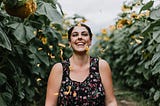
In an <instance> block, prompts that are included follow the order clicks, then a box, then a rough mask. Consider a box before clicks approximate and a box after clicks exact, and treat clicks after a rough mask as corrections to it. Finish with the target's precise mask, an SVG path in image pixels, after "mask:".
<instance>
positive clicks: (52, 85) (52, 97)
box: [45, 63, 63, 106]
mask: <svg viewBox="0 0 160 106" xmlns="http://www.w3.org/2000/svg"><path fill="white" fill-rule="evenodd" d="M62 74H63V69H62V64H61V63H57V64H55V65H54V66H53V67H52V69H51V72H50V75H49V78H48V84H47V93H46V101H45V106H57V99H58V93H59V89H60V86H61V81H62Z"/></svg>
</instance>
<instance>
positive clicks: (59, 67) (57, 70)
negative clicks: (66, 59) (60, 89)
mask: <svg viewBox="0 0 160 106" xmlns="http://www.w3.org/2000/svg"><path fill="white" fill-rule="evenodd" d="M51 71H54V73H62V64H61V63H56V64H54V65H53V67H52V69H51Z"/></svg>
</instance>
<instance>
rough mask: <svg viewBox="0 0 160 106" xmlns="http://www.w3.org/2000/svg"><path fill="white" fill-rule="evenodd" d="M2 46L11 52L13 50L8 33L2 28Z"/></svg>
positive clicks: (0, 44)
mask: <svg viewBox="0 0 160 106" xmlns="http://www.w3.org/2000/svg"><path fill="white" fill-rule="evenodd" d="M0 46H1V47H3V48H6V49H8V50H10V51H11V50H12V49H11V43H10V40H9V38H8V37H7V35H6V33H5V32H4V31H3V30H2V29H1V28H0Z"/></svg>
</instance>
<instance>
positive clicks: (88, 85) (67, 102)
mask: <svg viewBox="0 0 160 106" xmlns="http://www.w3.org/2000/svg"><path fill="white" fill-rule="evenodd" d="M98 64H99V59H98V58H95V57H91V58H90V73H89V76H88V77H87V78H86V79H85V80H84V81H83V82H78V81H73V80H72V79H70V77H69V73H70V68H69V67H70V62H69V59H67V60H65V61H63V62H62V65H63V77H62V84H61V87H60V91H59V95H58V101H57V104H58V106H105V101H104V100H105V92H104V88H103V85H102V82H101V78H100V74H99V67H98V66H99V65H98Z"/></svg>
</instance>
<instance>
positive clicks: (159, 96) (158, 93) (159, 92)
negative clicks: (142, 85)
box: [154, 91, 160, 101]
mask: <svg viewBox="0 0 160 106" xmlns="http://www.w3.org/2000/svg"><path fill="white" fill-rule="evenodd" d="M158 99H160V91H156V93H155V94H154V101H157V100H158Z"/></svg>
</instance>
